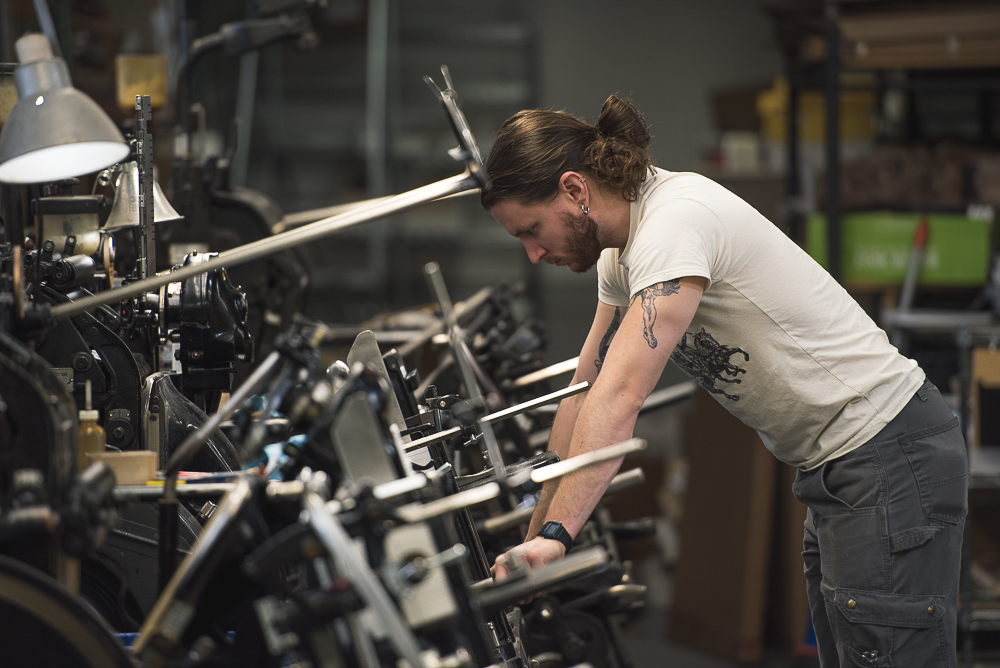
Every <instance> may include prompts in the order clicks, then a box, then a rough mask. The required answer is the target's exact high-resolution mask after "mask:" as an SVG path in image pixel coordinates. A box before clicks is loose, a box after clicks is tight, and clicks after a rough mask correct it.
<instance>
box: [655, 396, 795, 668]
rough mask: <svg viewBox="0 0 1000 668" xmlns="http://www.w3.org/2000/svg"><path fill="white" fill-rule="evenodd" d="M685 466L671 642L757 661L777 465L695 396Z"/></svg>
mask: <svg viewBox="0 0 1000 668" xmlns="http://www.w3.org/2000/svg"><path fill="white" fill-rule="evenodd" d="M685 425H686V429H685V432H686V441H687V453H688V462H689V473H688V489H687V494H686V497H685V500H684V516H683V517H682V518H681V522H680V558H679V560H678V562H677V568H676V571H675V598H674V603H673V609H672V612H671V628H670V633H671V636H672V637H673V638H674V639H675V640H677V641H678V642H681V643H684V644H686V645H691V646H694V647H697V648H699V649H702V650H705V651H707V652H711V653H713V654H717V655H720V656H723V657H726V658H729V659H733V660H737V661H757V660H759V659H760V658H761V656H762V654H763V644H764V643H763V635H764V625H765V619H766V615H765V608H766V592H767V581H768V570H769V560H770V558H771V547H772V521H773V517H774V507H775V482H776V472H777V465H776V461H777V460H775V459H774V456H773V455H771V453H770V452H768V451H767V449H766V448H765V447H764V444H763V443H762V442H761V440H760V438H759V437H758V436H757V432H755V431H754V430H752V429H750V428H749V427H747V426H746V425H744V424H743V423H742V422H740V421H739V420H738V419H736V418H735V417H733V416H732V415H730V414H729V412H728V411H726V410H725V409H724V408H723V407H722V406H720V405H719V404H718V403H717V402H716V401H715V400H714V399H712V398H711V397H710V396H709V395H708V393H706V392H705V391H704V390H699V391H698V394H697V396H696V398H695V404H694V407H693V408H692V410H691V412H690V413H689V414H688V416H687V419H686V421H685Z"/></svg>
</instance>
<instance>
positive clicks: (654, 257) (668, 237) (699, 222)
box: [628, 199, 728, 298]
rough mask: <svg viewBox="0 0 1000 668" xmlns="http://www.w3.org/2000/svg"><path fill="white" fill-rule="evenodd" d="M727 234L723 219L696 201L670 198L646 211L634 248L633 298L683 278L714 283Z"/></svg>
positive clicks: (630, 279) (722, 262)
mask: <svg viewBox="0 0 1000 668" xmlns="http://www.w3.org/2000/svg"><path fill="white" fill-rule="evenodd" d="M727 236H728V235H727V232H726V228H725V226H724V225H723V224H722V221H720V220H719V217H718V216H716V215H715V213H713V212H712V211H711V209H709V208H708V207H706V206H705V205H704V204H701V203H699V202H696V201H694V200H688V199H673V200H668V201H666V202H663V203H660V204H657V205H655V206H653V207H651V208H650V209H648V210H646V211H645V212H644V213H643V221H642V224H641V225H640V226H639V229H638V231H637V233H636V237H635V239H634V241H633V243H632V248H631V250H630V252H629V272H628V274H629V276H628V282H629V292H628V296H629V297H630V298H631V297H632V295H634V294H635V293H637V292H639V291H640V290H642V289H644V288H648V287H649V286H651V285H654V284H656V283H660V282H662V281H672V280H676V279H678V278H682V277H684V276H700V277H702V278H706V279H708V282H709V285H711V284H712V282H713V281H717V280H720V279H721V278H723V276H724V272H725V264H726V262H725V250H726V240H727ZM706 289H707V288H706Z"/></svg>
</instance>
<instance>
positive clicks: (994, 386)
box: [969, 348, 1000, 448]
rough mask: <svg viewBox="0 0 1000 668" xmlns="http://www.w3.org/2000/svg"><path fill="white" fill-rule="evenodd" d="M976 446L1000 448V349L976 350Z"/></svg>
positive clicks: (973, 380)
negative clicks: (997, 446)
mask: <svg viewBox="0 0 1000 668" xmlns="http://www.w3.org/2000/svg"><path fill="white" fill-rule="evenodd" d="M970 383H971V387H970V388H969V400H970V404H971V408H972V416H971V417H972V429H971V430H970V431H971V432H972V433H971V436H972V447H974V448H978V447H980V446H982V445H1000V350H991V349H990V348H973V349H972V377H971V379H970Z"/></svg>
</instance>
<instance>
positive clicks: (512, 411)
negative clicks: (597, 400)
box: [479, 381, 590, 424]
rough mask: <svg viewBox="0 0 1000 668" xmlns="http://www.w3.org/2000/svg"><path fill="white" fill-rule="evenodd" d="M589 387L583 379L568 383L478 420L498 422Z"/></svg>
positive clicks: (552, 402) (578, 392)
mask: <svg viewBox="0 0 1000 668" xmlns="http://www.w3.org/2000/svg"><path fill="white" fill-rule="evenodd" d="M589 389H590V383H589V382H587V381H583V382H582V383H577V384H576V385H570V386H569V387H565V388H563V389H561V390H557V391H555V392H550V393H549V394H543V395H542V396H540V397H538V398H536V399H531V400H530V401H525V402H524V403H520V404H517V405H516V406H511V407H510V408H505V409H503V410H502V411H497V412H496V413H490V414H489V415H485V416H483V417H482V418H480V420H479V421H480V422H488V423H490V424H492V423H494V422H499V421H500V420H506V419H507V418H509V417H514V416H515V415H520V414H521V413H525V412H527V411H530V410H534V409H535V408H538V407H539V406H544V405H545V404H554V403H555V402H557V401H562V400H563V399H565V398H566V397H572V396H573V395H574V394H580V393H581V392H585V391H587V390H589Z"/></svg>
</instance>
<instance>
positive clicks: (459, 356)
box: [424, 262, 507, 483]
mask: <svg viewBox="0 0 1000 668" xmlns="http://www.w3.org/2000/svg"><path fill="white" fill-rule="evenodd" d="M424 273H425V274H427V280H428V281H429V282H430V284H431V290H432V291H433V292H434V294H435V297H437V300H438V302H439V303H440V305H441V316H442V318H443V319H444V322H445V326H446V327H447V328H448V337H449V338H450V339H451V350H452V354H453V355H454V356H455V360H456V361H457V362H458V368H459V370H461V372H462V382H463V383H464V384H465V391H466V392H468V393H469V398H470V399H479V398H481V397H482V396H483V392H482V390H481V389H480V387H479V383H478V382H476V376H475V372H474V371H473V369H472V362H471V361H470V360H469V356H470V353H469V349H468V348H467V347H466V346H465V335H464V334H463V333H462V330H461V328H460V327H459V326H458V319H457V318H456V317H455V311H454V309H453V308H452V304H451V297H449V296H448V286H447V285H445V282H444V276H442V275H441V267H439V266H438V263H437V262H428V263H427V264H426V265H424ZM479 430H480V431H481V432H482V434H483V442H484V443H485V444H486V453H487V454H488V455H489V458H490V464H492V466H493V471H494V472H495V473H496V476H497V480H498V481H499V482H501V483H503V482H506V480H507V471H506V469H505V467H504V463H503V455H502V454H501V453H500V444H499V443H497V439H496V436H495V435H494V434H493V427H492V426H490V423H489V422H483V421H482V420H480V421H479Z"/></svg>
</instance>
